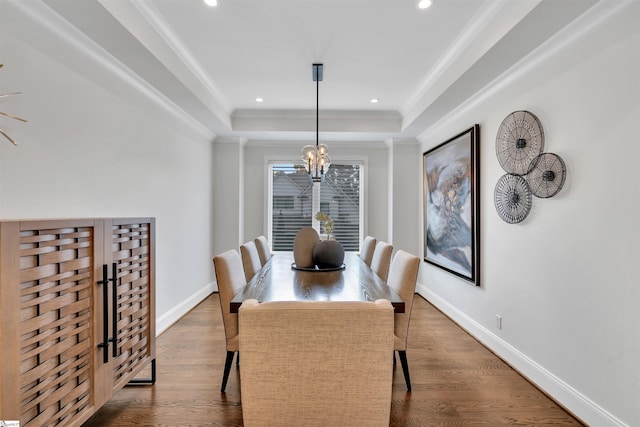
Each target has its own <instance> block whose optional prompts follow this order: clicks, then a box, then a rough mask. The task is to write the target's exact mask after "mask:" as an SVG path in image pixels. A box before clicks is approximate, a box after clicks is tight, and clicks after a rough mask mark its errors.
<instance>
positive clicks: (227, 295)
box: [213, 249, 247, 393]
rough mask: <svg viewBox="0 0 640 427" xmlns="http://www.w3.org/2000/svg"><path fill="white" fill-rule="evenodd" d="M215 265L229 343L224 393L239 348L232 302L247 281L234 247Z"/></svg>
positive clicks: (214, 259)
mask: <svg viewBox="0 0 640 427" xmlns="http://www.w3.org/2000/svg"><path fill="white" fill-rule="evenodd" d="M213 266H214V269H215V271H216V281H217V282H218V295H219V296H220V309H221V310H222V323H223V324H224V335H225V338H226V344H227V358H226V360H225V363H224V374H223V375H222V387H221V389H220V391H221V392H222V393H224V390H225V388H226V386H227V380H228V379H229V371H231V364H232V363H233V356H234V354H235V353H236V352H237V351H238V348H239V345H238V314H237V313H231V309H230V303H231V300H232V299H233V296H234V295H235V294H237V293H238V292H239V291H240V290H241V289H242V288H243V287H244V286H245V285H246V284H247V281H246V280H245V277H244V269H243V268H242V259H241V258H240V255H239V254H238V252H236V251H235V250H233V249H230V250H228V251H226V252H223V253H222V254H220V255H216V256H215V257H213ZM239 358H240V354H238V357H237V358H236V364H238V360H239Z"/></svg>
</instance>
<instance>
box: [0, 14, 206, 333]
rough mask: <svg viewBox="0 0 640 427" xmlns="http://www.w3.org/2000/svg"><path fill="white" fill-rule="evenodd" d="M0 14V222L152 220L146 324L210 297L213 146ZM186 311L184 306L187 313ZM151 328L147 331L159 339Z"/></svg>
mask: <svg viewBox="0 0 640 427" xmlns="http://www.w3.org/2000/svg"><path fill="white" fill-rule="evenodd" d="M51 23H52V21H51V20H50V19H49V18H48V17H46V16H45V20H44V21H38V19H37V17H35V18H31V17H27V16H25V15H23V14H22V13H21V12H20V11H18V10H15V9H14V8H13V6H12V5H11V4H9V3H5V2H2V13H0V40H1V45H0V63H3V64H4V68H3V69H2V70H0V84H1V87H0V93H5V92H17V91H21V92H23V94H22V95H20V96H16V97H11V98H6V99H3V100H2V109H1V110H0V111H7V112H9V113H12V114H15V115H17V116H20V117H24V118H26V119H27V120H28V123H21V122H17V121H11V120H3V121H2V123H1V124H0V125H1V128H2V129H3V130H5V131H6V132H7V133H8V134H10V135H11V136H12V137H13V138H14V139H15V140H16V141H17V142H18V143H19V146H18V147H14V146H13V145H11V143H9V142H8V141H6V140H4V139H3V138H0V218H2V219H20V218H25V219H26V218H76V217H99V216H109V217H111V216H121V217H122V216H154V217H156V230H157V252H156V255H157V259H156V261H157V270H156V272H157V274H156V277H157V298H156V305H157V314H158V316H159V319H160V320H159V323H162V319H166V321H165V324H166V325H168V324H170V323H171V321H172V320H175V318H176V317H178V316H179V315H180V313H179V312H181V311H184V310H186V308H182V309H181V304H183V303H185V301H189V299H190V298H192V297H193V296H194V295H198V293H199V292H203V289H205V292H204V293H205V294H206V289H209V291H210V290H211V289H213V283H212V282H213V273H212V262H211V258H212V256H213V253H214V252H213V247H212V241H213V239H212V221H211V218H212V216H213V212H212V207H213V203H212V194H213V177H212V170H213V145H212V143H211V141H212V139H213V137H214V136H213V135H211V134H209V133H208V132H207V131H206V130H203V129H202V128H200V127H198V126H197V125H195V124H194V123H193V122H191V121H190V120H189V119H188V118H185V117H184V116H182V115H181V113H180V112H179V111H175V110H173V107H172V106H171V105H169V104H167V103H166V102H163V100H162V99H159V98H157V97H155V96H154V95H153V93H152V92H150V91H149V89H148V88H147V87H145V86H143V85H141V84H140V83H139V82H138V81H137V80H136V79H135V78H132V76H131V75H129V74H128V73H127V71H126V70H123V69H120V68H119V66H118V64H116V63H114V62H112V61H111V60H110V58H109V57H107V56H105V55H102V54H101V53H100V52H99V51H96V50H94V49H95V48H94V46H93V45H92V44H91V43H90V42H88V41H86V40H84V39H74V38H73V37H72V36H71V38H70V39H61V38H60V37H63V36H65V34H66V35H68V34H67V33H65V32H64V28H63V27H59V28H58V29H57V30H56V31H55V32H53V31H49V30H47V25H49V24H51ZM187 305H189V304H187ZM162 329H163V325H162V324H160V325H159V327H158V330H162Z"/></svg>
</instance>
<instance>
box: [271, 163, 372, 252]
mask: <svg viewBox="0 0 640 427" xmlns="http://www.w3.org/2000/svg"><path fill="white" fill-rule="evenodd" d="M362 167H363V166H362V164H358V163H351V164H336V163H333V164H332V165H331V167H330V168H329V170H328V171H327V174H326V176H325V180H324V181H323V182H322V184H321V185H320V186H315V187H314V185H313V184H312V182H311V180H310V179H309V175H308V174H307V172H306V171H305V169H304V167H303V166H301V165H294V164H291V163H271V164H270V168H269V171H270V174H271V176H270V188H269V190H270V191H269V193H270V194H269V198H270V200H269V212H268V215H269V229H270V233H271V242H272V248H273V250H274V251H292V250H293V241H294V239H295V236H296V233H297V232H298V230H299V229H300V228H302V227H311V226H312V224H313V217H314V216H315V215H316V213H317V212H312V211H313V198H314V191H319V192H320V194H319V195H316V197H318V196H319V200H320V208H319V210H320V211H322V212H324V213H326V214H327V215H329V216H330V217H331V218H332V219H333V222H334V230H333V235H334V236H335V238H336V240H338V241H339V242H340V243H342V245H343V246H344V248H345V250H346V251H358V250H359V247H360V240H361V229H362V227H361V225H362V212H363V211H362V206H361V199H362V198H361V180H362V173H363V170H362ZM318 232H324V230H318Z"/></svg>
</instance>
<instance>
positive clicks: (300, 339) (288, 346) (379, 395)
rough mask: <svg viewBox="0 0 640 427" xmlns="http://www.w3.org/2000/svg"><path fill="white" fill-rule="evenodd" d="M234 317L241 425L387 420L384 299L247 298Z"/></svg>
mask: <svg viewBox="0 0 640 427" xmlns="http://www.w3.org/2000/svg"><path fill="white" fill-rule="evenodd" d="M238 317H239V322H240V335H239V336H240V353H241V354H242V363H241V365H240V381H241V383H242V390H241V399H242V417H243V421H244V425H245V426H248V427H251V426H264V425H274V424H277V425H304V426H322V427H324V426H385V427H387V426H388V425H389V417H390V410H391V387H392V382H393V358H392V357H391V355H392V354H393V339H394V338H393V307H392V306H391V304H390V303H389V301H387V300H378V301H376V302H338V301H283V302H265V303H260V304H258V302H257V301H256V300H246V301H245V302H244V303H243V304H242V306H241V307H240V310H239V313H238Z"/></svg>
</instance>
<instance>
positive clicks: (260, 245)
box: [254, 236, 271, 265]
mask: <svg viewBox="0 0 640 427" xmlns="http://www.w3.org/2000/svg"><path fill="white" fill-rule="evenodd" d="M254 242H255V244H256V249H257V250H258V256H259V257H260V265H265V264H266V263H267V261H269V258H271V249H270V248H269V241H268V240H267V238H266V237H264V236H258V237H256V239H255V240H254Z"/></svg>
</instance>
